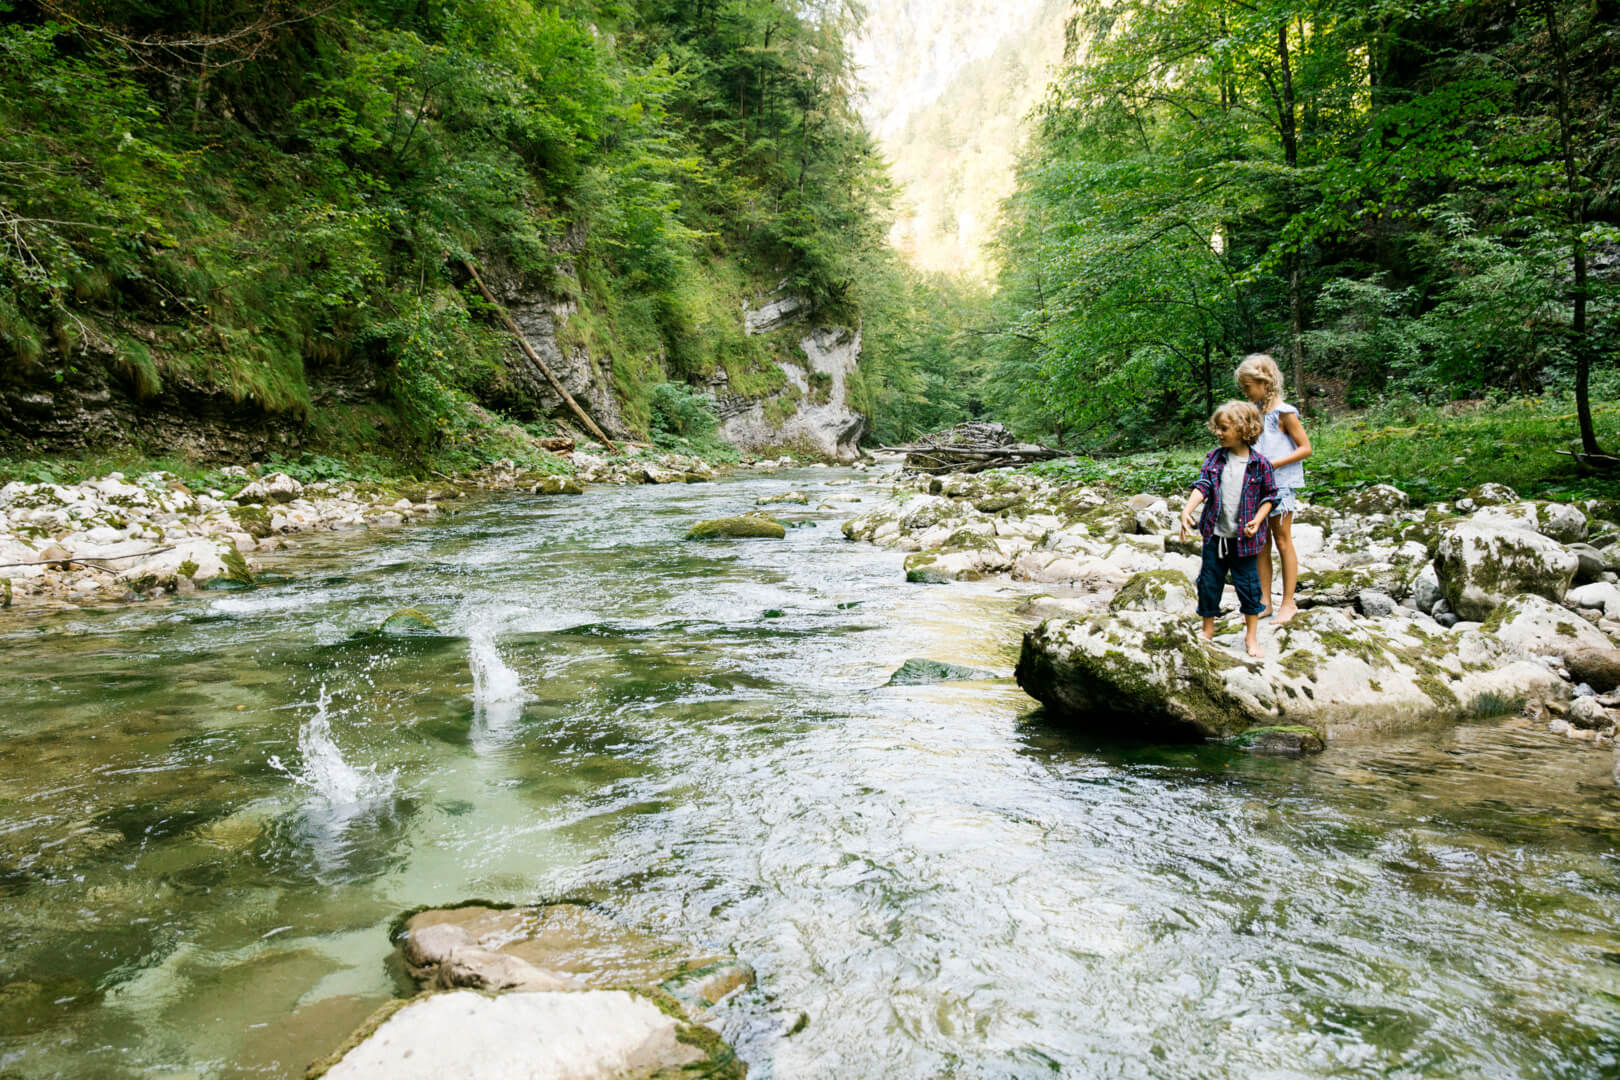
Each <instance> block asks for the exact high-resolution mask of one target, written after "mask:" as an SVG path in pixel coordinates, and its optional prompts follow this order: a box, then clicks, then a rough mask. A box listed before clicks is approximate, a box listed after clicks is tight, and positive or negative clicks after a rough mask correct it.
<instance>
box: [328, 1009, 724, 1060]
mask: <svg viewBox="0 0 1620 1080" xmlns="http://www.w3.org/2000/svg"><path fill="white" fill-rule="evenodd" d="M680 1030H681V1025H679V1024H678V1023H677V1022H676V1021H675V1020H674V1019H673V1018H671V1017H669V1016H666V1015H664V1014H663V1013H662V1012H660V1011H659V1009H658V1007H657V1006H655V1005H653V1004H652V1002H650V1001H647V1000H646V999H645V998H639V997H636V996H635V995H633V994H630V993H627V992H625V991H623V990H592V991H583V992H578V993H556V992H540V993H520V994H505V995H502V996H500V997H488V996H486V995H484V994H481V993H478V992H477V991H473V990H458V991H455V992H452V993H446V994H434V995H432V996H429V997H424V998H420V999H418V1000H416V1001H413V1002H412V1003H411V1004H409V1005H407V1006H405V1007H404V1008H403V1009H401V1010H400V1011H399V1012H397V1013H395V1014H394V1015H393V1016H390V1017H389V1018H388V1019H387V1020H385V1021H384V1022H383V1023H382V1024H381V1025H380V1026H379V1027H378V1028H377V1030H376V1031H374V1032H372V1033H371V1034H370V1035H369V1036H367V1037H366V1038H365V1040H364V1041H362V1042H361V1043H360V1044H359V1045H358V1046H356V1047H354V1049H352V1050H350V1051H349V1052H348V1053H346V1054H344V1055H343V1058H342V1060H340V1061H339V1062H337V1064H335V1065H333V1066H332V1067H331V1068H330V1069H328V1070H327V1071H326V1072H325V1074H324V1075H325V1077H326V1078H327V1080H445V1078H447V1077H458V1076H460V1077H476V1078H477V1080H591V1078H597V1077H600V1078H602V1080H607V1078H609V1077H614V1078H617V1077H627V1078H628V1077H642V1076H648V1075H651V1074H653V1073H657V1072H659V1071H660V1070H662V1069H668V1070H669V1071H670V1074H671V1075H678V1073H679V1070H680V1068H681V1067H682V1066H684V1065H691V1064H696V1063H697V1062H700V1061H702V1060H703V1059H704V1056H705V1055H704V1054H703V1052H702V1051H701V1050H699V1049H697V1048H696V1047H695V1046H691V1045H689V1044H686V1043H683V1042H680V1041H679V1039H678V1038H677V1036H678V1035H679V1033H680Z"/></svg>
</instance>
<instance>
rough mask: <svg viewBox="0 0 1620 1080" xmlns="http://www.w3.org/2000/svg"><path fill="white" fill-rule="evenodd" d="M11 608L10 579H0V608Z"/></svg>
mask: <svg viewBox="0 0 1620 1080" xmlns="http://www.w3.org/2000/svg"><path fill="white" fill-rule="evenodd" d="M10 606H11V579H10V578H8V577H0V608H8V607H10Z"/></svg>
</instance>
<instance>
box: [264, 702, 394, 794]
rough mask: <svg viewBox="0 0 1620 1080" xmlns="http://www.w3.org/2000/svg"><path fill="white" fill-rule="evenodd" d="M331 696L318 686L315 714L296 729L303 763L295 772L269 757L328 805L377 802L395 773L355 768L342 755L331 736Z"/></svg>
mask: <svg viewBox="0 0 1620 1080" xmlns="http://www.w3.org/2000/svg"><path fill="white" fill-rule="evenodd" d="M331 705H332V696H331V694H329V693H328V692H327V689H326V686H325V685H324V684H323V685H322V686H321V691H320V695H319V696H318V697H317V698H316V701H315V715H314V716H312V717H310V718H309V719H308V720H306V721H304V726H303V727H301V728H299V729H298V752H299V754H300V755H301V757H302V758H303V763H302V765H301V766H300V768H299V769H298V771H296V772H294V771H293V770H291V769H289V768H288V767H287V766H285V765H283V764H282V762H281V759H280V758H279V757H271V758H270V767H271V768H273V769H277V770H279V771H281V772H283V773H285V774H286V775H287V776H289V777H291V778H292V780H293V781H294V782H296V783H297V784H299V785H300V786H302V787H306V788H308V789H310V791H312V792H313V793H315V794H316V795H319V796H320V797H321V798H322V799H323V800H325V802H326V804H327V805H328V806H329V807H333V808H339V807H352V806H361V805H364V804H368V803H373V802H376V801H377V800H379V799H382V798H384V797H386V796H387V795H389V794H390V793H392V791H393V790H394V780H395V774H394V773H393V772H381V771H379V770H378V769H377V768H376V766H367V767H365V768H358V767H356V766H354V765H351V764H349V763H348V762H347V761H345V760H344V758H343V753H342V751H340V750H339V749H338V747H337V743H336V742H334V741H333V739H332V716H331Z"/></svg>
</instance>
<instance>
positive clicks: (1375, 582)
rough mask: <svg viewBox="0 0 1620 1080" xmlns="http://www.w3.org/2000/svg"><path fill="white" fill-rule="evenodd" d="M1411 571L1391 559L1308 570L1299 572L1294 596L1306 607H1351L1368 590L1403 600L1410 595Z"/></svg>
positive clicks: (1301, 605)
mask: <svg viewBox="0 0 1620 1080" xmlns="http://www.w3.org/2000/svg"><path fill="white" fill-rule="evenodd" d="M1409 573H1410V571H1408V570H1404V569H1402V568H1401V567H1399V566H1396V565H1394V564H1393V563H1387V562H1376V563H1369V564H1367V565H1364V566H1351V567H1345V568H1343V569H1337V570H1306V571H1304V572H1302V573H1301V574H1300V575H1299V582H1298V584H1297V585H1296V586H1295V592H1294V599H1295V601H1296V602H1297V603H1298V604H1299V606H1300V607H1302V608H1311V607H1347V606H1349V605H1351V604H1354V603H1355V602H1356V598H1357V597H1359V596H1360V595H1361V594H1362V593H1363V592H1367V591H1374V592H1380V593H1383V594H1384V595H1386V596H1389V597H1391V598H1395V599H1399V598H1401V597H1404V596H1405V595H1406V589H1407V575H1408V574H1409Z"/></svg>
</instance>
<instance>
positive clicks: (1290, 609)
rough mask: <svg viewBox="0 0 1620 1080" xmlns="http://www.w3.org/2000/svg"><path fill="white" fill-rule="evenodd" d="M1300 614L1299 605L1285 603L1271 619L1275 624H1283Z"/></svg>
mask: <svg viewBox="0 0 1620 1080" xmlns="http://www.w3.org/2000/svg"><path fill="white" fill-rule="evenodd" d="M1298 614H1299V607H1298V606H1297V605H1294V604H1284V605H1283V606H1282V607H1280V608H1278V609H1277V614H1276V615H1275V616H1274V617H1273V618H1272V620H1271V621H1272V623H1273V625H1276V626H1281V625H1282V624H1283V623H1285V622H1288V621H1289V620H1291V619H1292V618H1293V617H1294V616H1295V615H1298Z"/></svg>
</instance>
